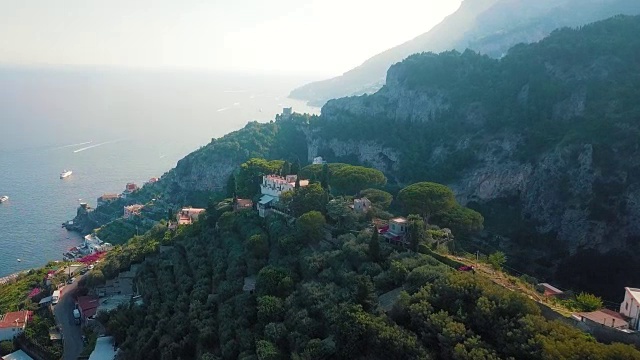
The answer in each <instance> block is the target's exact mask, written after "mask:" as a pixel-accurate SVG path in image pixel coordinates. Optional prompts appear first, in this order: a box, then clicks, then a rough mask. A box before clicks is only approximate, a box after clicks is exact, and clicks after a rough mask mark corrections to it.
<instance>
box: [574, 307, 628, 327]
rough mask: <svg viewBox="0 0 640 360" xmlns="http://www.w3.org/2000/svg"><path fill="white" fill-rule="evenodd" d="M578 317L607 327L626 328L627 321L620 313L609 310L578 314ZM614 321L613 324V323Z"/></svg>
mask: <svg viewBox="0 0 640 360" xmlns="http://www.w3.org/2000/svg"><path fill="white" fill-rule="evenodd" d="M578 314H579V315H580V316H582V317H584V318H586V319H589V320H591V321H593V322H596V323H598V324H603V325H606V326H609V327H613V326H615V327H626V324H627V319H626V318H625V317H624V316H622V315H621V314H620V313H617V312H615V311H613V310H609V309H601V310H597V311H592V312H588V313H578ZM613 320H615V322H614V321H613Z"/></svg>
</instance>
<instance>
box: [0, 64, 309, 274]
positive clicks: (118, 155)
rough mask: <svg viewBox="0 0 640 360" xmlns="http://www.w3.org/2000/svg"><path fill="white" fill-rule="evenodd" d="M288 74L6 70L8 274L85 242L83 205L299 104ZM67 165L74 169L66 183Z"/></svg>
mask: <svg viewBox="0 0 640 360" xmlns="http://www.w3.org/2000/svg"><path fill="white" fill-rule="evenodd" d="M309 80H313V79H311V78H307V77H302V76H299V77H294V76H283V75H275V74H274V75H246V74H234V73H216V72H196V71H166V70H165V71H160V70H132V69H107V68H89V67H83V68H74V67H59V68H56V67H42V68H24V67H0V196H3V195H6V196H9V200H8V201H7V202H4V203H2V204H0V277H1V276H5V275H9V274H12V273H15V272H18V271H22V270H26V269H30V268H35V267H39V266H42V265H44V264H45V263H47V262H48V261H51V260H61V259H62V253H63V252H65V251H66V250H68V249H69V248H71V247H73V246H76V245H78V244H80V242H81V240H82V239H81V237H80V235H79V234H76V233H73V232H68V231H66V230H65V229H63V228H62V227H61V224H62V223H63V222H65V221H67V220H70V219H72V218H73V217H74V216H75V213H76V209H77V207H78V205H79V203H80V202H86V203H88V204H89V205H90V206H95V204H96V199H97V198H98V196H100V195H101V194H103V193H119V192H122V191H123V190H124V187H125V184H126V183H128V182H135V183H137V184H140V185H141V184H143V183H144V182H145V181H148V180H149V179H150V178H152V177H160V176H162V174H164V173H165V172H166V171H168V170H170V169H171V168H173V167H174V166H175V164H176V162H177V161H178V160H179V159H181V158H182V157H184V156H185V155H187V154H188V153H190V152H192V151H195V150H197V149H198V148H200V147H202V146H204V145H206V144H208V143H209V142H210V141H211V139H212V138H216V137H220V136H223V135H224V134H226V133H229V132H231V131H234V130H237V129H240V128H242V127H243V126H244V125H245V124H246V123H247V122H249V121H259V122H268V121H271V120H273V119H274V118H275V115H276V114H278V113H281V112H282V109H283V108H284V107H293V110H294V111H295V112H299V113H312V114H317V113H319V112H320V109H319V108H315V107H310V106H307V105H306V104H305V103H303V102H301V101H296V100H293V99H289V98H287V97H286V96H287V94H288V93H289V91H290V90H291V89H293V88H295V87H296V86H299V85H301V84H304V83H306V82H308V81H309ZM63 170H71V171H73V174H72V175H71V176H69V177H67V178H65V179H60V173H61V172H62V171H63Z"/></svg>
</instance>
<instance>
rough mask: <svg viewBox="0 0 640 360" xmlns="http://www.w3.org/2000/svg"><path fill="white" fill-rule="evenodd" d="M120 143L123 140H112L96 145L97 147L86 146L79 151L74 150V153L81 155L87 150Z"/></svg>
mask: <svg viewBox="0 0 640 360" xmlns="http://www.w3.org/2000/svg"><path fill="white" fill-rule="evenodd" d="M118 141H122V140H111V141H105V142H102V143H99V144H95V145H91V146H85V147H83V148H80V149H77V150H73V152H74V153H79V152H81V151H85V150H89V149H93V148H95V147H98V146H102V145H107V144H113V143H116V142H118Z"/></svg>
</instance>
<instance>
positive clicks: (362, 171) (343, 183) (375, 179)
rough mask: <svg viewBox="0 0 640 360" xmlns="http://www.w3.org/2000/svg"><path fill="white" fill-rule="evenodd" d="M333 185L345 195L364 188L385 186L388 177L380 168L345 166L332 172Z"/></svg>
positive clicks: (355, 192) (331, 182)
mask: <svg viewBox="0 0 640 360" xmlns="http://www.w3.org/2000/svg"><path fill="white" fill-rule="evenodd" d="M330 180H331V181H330V184H331V186H332V187H333V188H334V189H336V190H338V191H339V192H340V193H342V194H345V195H349V194H351V195H353V194H357V193H358V192H359V191H360V190H362V189H367V188H370V187H376V186H383V185H384V184H386V183H387V178H386V177H385V176H384V174H383V173H382V172H381V171H380V170H376V169H372V168H367V167H364V166H344V167H340V168H338V169H337V170H335V171H333V172H332V173H331V179H330Z"/></svg>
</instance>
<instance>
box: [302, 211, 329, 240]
mask: <svg viewBox="0 0 640 360" xmlns="http://www.w3.org/2000/svg"><path fill="white" fill-rule="evenodd" d="M325 223H326V220H325V219H324V216H323V215H322V213H320V212H319V211H310V212H308V213H305V214H303V215H302V216H300V217H299V218H298V220H297V221H296V229H297V237H298V239H299V240H300V241H301V242H302V243H304V244H317V243H318V242H320V241H321V240H322V239H324V225H325Z"/></svg>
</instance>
